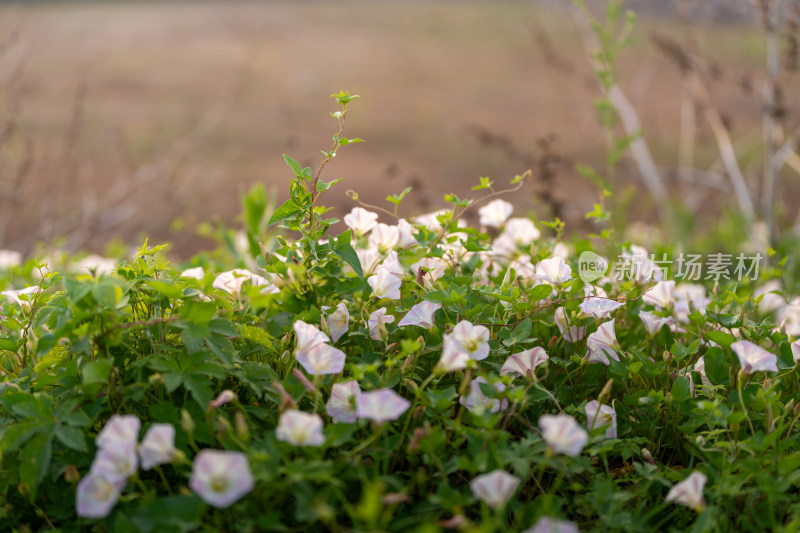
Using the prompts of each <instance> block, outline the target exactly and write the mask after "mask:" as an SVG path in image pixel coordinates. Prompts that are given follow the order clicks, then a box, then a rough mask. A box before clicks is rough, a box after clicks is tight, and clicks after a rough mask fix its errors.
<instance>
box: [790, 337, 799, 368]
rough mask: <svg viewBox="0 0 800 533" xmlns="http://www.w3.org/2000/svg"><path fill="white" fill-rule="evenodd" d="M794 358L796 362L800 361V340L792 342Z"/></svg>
mask: <svg viewBox="0 0 800 533" xmlns="http://www.w3.org/2000/svg"><path fill="white" fill-rule="evenodd" d="M791 346H792V359H794V362H795V363H798V362H800V341H794V342H793V343H792V344H791Z"/></svg>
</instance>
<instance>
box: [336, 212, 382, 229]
mask: <svg viewBox="0 0 800 533" xmlns="http://www.w3.org/2000/svg"><path fill="white" fill-rule="evenodd" d="M343 220H344V223H345V225H346V226H347V227H348V228H350V229H351V230H353V233H355V234H356V235H364V234H365V233H367V232H368V231H370V230H371V229H372V228H374V227H375V225H376V224H377V223H378V213H373V212H372V211H367V210H366V209H364V208H363V207H354V208H353V209H352V211H350V213H348V214H346V215H345V216H344V218H343Z"/></svg>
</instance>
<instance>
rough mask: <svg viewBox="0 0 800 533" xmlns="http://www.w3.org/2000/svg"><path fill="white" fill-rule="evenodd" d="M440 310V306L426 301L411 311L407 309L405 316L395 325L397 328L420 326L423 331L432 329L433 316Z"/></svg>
mask: <svg viewBox="0 0 800 533" xmlns="http://www.w3.org/2000/svg"><path fill="white" fill-rule="evenodd" d="M441 308H442V304H435V303H433V302H428V301H427V300H426V301H424V302H421V303H418V304H417V305H415V306H414V307H412V308H411V309H409V311H408V313H406V316H404V317H403V318H402V319H401V320H400V322H398V323H397V325H398V326H399V327H403V326H420V327H423V328H425V329H430V328H432V327H433V324H434V322H433V315H434V313H436V311H438V310H439V309H441Z"/></svg>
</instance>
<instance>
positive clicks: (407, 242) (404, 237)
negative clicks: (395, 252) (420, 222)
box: [397, 218, 417, 248]
mask: <svg viewBox="0 0 800 533" xmlns="http://www.w3.org/2000/svg"><path fill="white" fill-rule="evenodd" d="M397 230H398V231H399V232H400V238H399V239H398V241H397V246H399V247H400V248H410V247H412V246H414V245H416V244H417V239H415V238H414V234H415V233H416V232H417V229H416V228H415V227H414V226H412V225H411V224H409V223H408V221H407V220H406V219H404V218H401V219H400V220H398V221H397Z"/></svg>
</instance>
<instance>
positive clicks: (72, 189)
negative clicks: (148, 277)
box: [0, 0, 800, 257]
mask: <svg viewBox="0 0 800 533" xmlns="http://www.w3.org/2000/svg"><path fill="white" fill-rule="evenodd" d="M565 3H567V2H566V0H564V2H537V1H501V0H495V1H488V0H487V1H477V0H466V1H458V2H456V1H444V0H443V1H433V0H429V1H422V0H419V1H402V2H401V1H377V0H372V1H366V0H365V1H356V0H344V1H336V2H333V1H314V0H306V1H297V0H295V1H290V0H275V1H264V2H235V1H229V2H166V3H165V2H134V1H130V2H128V1H119V2H50V3H41V2H20V3H10V4H8V3H3V4H0V248H13V249H17V250H21V251H23V252H29V251H30V250H32V249H33V247H34V246H35V245H36V243H37V242H41V241H44V242H54V241H56V240H58V242H60V243H61V244H62V245H63V246H64V247H66V248H67V249H70V250H74V249H78V248H88V249H92V250H94V251H98V252H100V251H103V249H104V247H105V246H106V245H107V243H108V242H109V241H111V240H112V239H121V240H122V241H123V242H130V243H136V242H137V241H138V240H140V239H142V238H143V237H144V236H147V235H149V236H150V238H151V242H161V241H166V240H170V241H172V242H173V251H174V253H175V254H177V255H178V256H183V257H185V256H187V255H189V254H191V253H193V252H196V251H197V250H200V249H203V248H204V247H206V246H208V245H209V241H207V240H206V239H204V238H203V237H202V236H200V235H198V227H200V225H201V224H203V223H205V224H211V225H214V224H218V223H220V222H224V223H226V224H235V223H236V216H237V214H238V213H239V210H240V203H239V202H240V200H239V195H240V193H241V192H243V191H245V190H247V188H248V187H250V186H251V185H252V184H255V183H263V184H264V185H265V186H266V187H267V188H268V189H271V190H274V191H275V194H276V195H277V198H278V199H280V200H282V199H283V198H285V197H286V196H287V195H288V192H287V188H288V173H287V171H288V169H287V168H286V167H285V165H284V162H283V159H282V157H281V154H282V153H284V152H285V153H289V154H290V155H292V156H293V157H295V158H296V159H297V160H298V161H300V162H301V163H303V164H308V165H312V166H314V167H315V166H316V165H317V164H318V163H319V162H320V161H321V159H322V156H321V154H320V150H321V149H327V148H328V146H329V144H330V136H331V135H332V133H333V128H334V126H335V122H334V121H333V120H332V119H331V118H329V112H331V111H333V110H334V105H333V101H332V100H331V99H330V98H329V94H330V93H332V92H336V91H338V90H340V89H346V90H349V91H350V92H352V93H356V94H359V95H361V96H362V98H361V100H359V101H357V102H355V103H354V104H353V106H352V109H351V112H350V114H349V115H348V125H347V129H346V132H345V134H346V135H348V136H351V137H353V136H355V137H360V138H363V139H365V140H366V141H367V142H366V143H364V144H358V145H354V146H349V147H346V148H343V149H342V150H341V151H340V153H339V155H338V157H337V158H336V160H335V161H333V163H332V164H331V165H329V167H328V168H327V170H326V179H332V178H335V177H341V178H343V183H342V185H340V186H337V188H335V189H334V190H332V191H331V194H330V196H329V197H327V199H326V201H325V202H324V203H326V204H327V205H334V206H335V207H336V210H335V211H334V214H335V215H338V216H341V215H343V214H344V213H346V212H347V211H349V209H350V208H351V207H352V206H353V205H354V204H353V203H352V202H351V201H350V200H349V199H348V198H347V197H346V196H345V194H344V191H345V190H346V189H354V190H356V191H358V193H359V194H360V196H361V198H362V199H363V200H365V201H368V202H370V203H381V204H382V203H383V198H384V197H385V196H386V195H387V194H390V193H397V192H399V191H401V190H402V189H403V188H404V187H406V186H413V187H414V191H413V192H412V194H411V195H410V197H409V200H408V201H407V202H406V203H405V204H404V206H403V208H404V212H405V214H406V215H413V214H415V213H417V214H418V213H422V212H426V211H431V210H434V209H437V208H439V207H443V206H444V203H443V202H442V195H443V194H444V193H445V192H455V193H456V194H459V196H462V197H463V196H469V193H468V190H469V187H470V186H472V185H474V184H476V183H477V182H478V177H479V176H489V177H491V178H492V179H494V180H496V181H497V182H498V183H502V182H504V181H506V180H508V179H510V178H512V177H513V176H514V175H515V174H518V173H522V172H523V171H524V170H526V169H528V168H532V169H533V170H534V175H535V177H536V183H535V185H534V186H533V187H532V188H528V189H525V193H524V194H522V195H519V196H517V197H515V198H513V199H511V200H512V201H513V202H514V203H515V204H516V206H517V208H518V213H522V214H524V213H533V214H535V215H537V216H539V217H541V218H545V219H547V218H551V217H553V216H556V215H557V216H559V217H561V218H562V219H563V220H565V221H566V222H567V224H568V226H567V227H568V228H570V229H573V230H575V229H581V230H585V229H587V228H588V227H590V226H589V223H588V222H586V220H585V219H584V214H585V213H586V212H587V211H590V210H591V209H592V204H593V202H595V201H597V197H598V188H597V187H596V186H595V185H594V184H592V183H591V182H590V181H589V180H587V179H585V178H583V177H581V176H579V175H578V173H577V172H576V171H575V164H576V163H583V164H591V165H595V166H597V167H598V168H600V169H602V168H603V165H604V162H603V161H604V154H605V149H606V147H605V137H604V136H605V132H604V130H603V128H602V127H601V126H600V124H599V123H598V120H597V116H596V112H595V108H594V103H595V101H596V100H597V99H598V98H599V97H600V95H601V93H600V90H599V86H598V84H597V82H596V80H595V78H594V76H593V74H592V70H591V66H590V63H589V60H588V57H587V54H586V51H585V49H584V46H583V43H582V41H581V38H580V36H579V34H578V32H577V30H576V26H575V23H574V21H573V18H572V15H571V12H570V11H569V9H565V8H564V6H563V4H565ZM603 3H604V2H599V1H593V0H592V1H590V2H589V4H590V6H592V7H599V6H601V5H602V4H603ZM592 4H596V5H592ZM625 5H626V7H629V8H631V9H634V10H637V11H638V13H639V16H640V20H639V23H638V24H637V26H636V30H635V33H634V35H633V45H632V46H631V47H630V48H629V49H627V50H626V51H625V52H623V53H622V55H621V57H620V60H619V64H618V67H619V68H618V77H619V81H620V84H621V86H622V88H623V90H624V91H625V92H626V94H627V95H628V97H629V98H630V100H631V102H632V103H633V104H634V106H635V107H636V109H637V110H638V112H639V114H640V118H641V121H642V124H643V130H644V133H645V137H646V139H647V141H648V143H649V144H650V148H651V150H652V151H653V155H654V157H655V159H656V162H657V163H658V165H659V166H660V167H661V169H662V171H663V172H662V175H663V177H664V178H665V179H666V180H667V182H668V183H669V186H670V189H671V190H672V191H673V192H674V193H675V195H676V196H677V197H680V198H682V199H683V200H684V201H685V204H684V205H685V207H686V209H687V210H688V211H696V212H697V213H698V219H697V220H698V221H699V222H697V225H698V227H699V228H700V229H703V227H704V224H711V223H712V222H713V221H715V220H716V219H718V217H719V215H720V213H722V212H724V211H725V210H726V209H730V208H734V209H735V207H736V206H735V200H734V197H733V195H732V194H731V193H730V187H729V186H728V181H727V179H724V178H720V176H721V174H724V169H723V166H722V164H721V162H720V158H719V152H718V150H717V145H716V143H715V141H714V136H713V135H712V132H711V130H710V128H709V127H708V125H707V124H706V123H705V122H704V121H703V120H702V118H701V117H698V118H697V143H696V149H695V151H694V156H693V157H694V160H693V164H694V165H695V166H696V167H697V168H700V169H704V170H707V171H708V174H702V175H699V174H698V175H697V179H696V180H694V182H692V183H688V182H686V181H685V180H684V181H681V180H680V179H679V178H680V177H681V176H680V174H681V173H680V172H679V171H678V170H677V167H678V166H679V163H678V161H679V155H678V154H679V146H678V143H679V131H680V128H681V123H680V120H681V91H682V77H681V73H680V71H679V69H678V68H677V67H676V65H675V62H674V61H673V60H671V59H670V57H668V55H667V54H665V53H664V51H663V50H662V49H660V48H659V46H658V45H657V44H656V41H655V39H656V38H657V37H660V38H661V39H662V42H664V39H665V38H666V39H674V40H675V42H678V43H681V44H682V45H683V46H687V47H690V48H691V49H693V50H695V51H697V53H698V54H700V55H702V57H704V58H705V59H706V60H707V61H708V62H709V64H710V65H712V66H713V67H714V68H717V66H718V68H719V71H718V72H717V73H714V72H712V73H711V74H710V75H709V76H708V79H707V80H706V83H707V84H708V88H709V92H710V94H711V100H712V102H713V106H714V107H715V108H716V110H717V111H719V114H720V116H721V119H722V120H723V121H724V124H725V125H726V126H727V128H728V130H729V131H730V134H731V137H732V139H733V141H734V146H735V148H736V153H737V156H738V159H739V163H740V165H741V168H742V170H743V172H744V174H745V177H746V178H747V179H748V184H749V185H750V187H751V189H752V190H753V191H758V188H759V180H760V176H761V172H762V162H761V157H760V150H761V141H762V129H761V121H762V113H761V105H760V103H759V100H758V98H756V97H754V95H753V85H754V84H755V83H756V82H755V81H753V80H757V78H758V76H759V75H760V74H759V73H763V71H764V68H765V67H764V65H765V60H764V56H765V52H764V36H763V32H761V31H760V28H759V25H758V23H757V20H756V17H755V11H754V8H753V7H751V6H750V3H749V2H747V1H743V2H736V1H735V0H731V1H726V2H719V3H717V2H707V1H705V0H704V1H702V2H683V5H679V4H678V3H676V2H674V1H672V0H656V1H649V2H648V1H644V0H641V1H639V2H632V1H631V2H627V3H626V4H625ZM782 53H787V54H789V53H792V52H791V50H786V49H785V46H784V44H782ZM748 80H749V81H748ZM782 83H783V84H784V85H783V86H784V92H783V97H784V98H783V116H782V119H781V120H782V121H784V122H785V124H786V131H787V135H788V133H791V131H792V125H793V124H794V125H796V124H797V112H798V109H797V106H800V101H798V98H797V95H798V94H800V93H798V92H797V91H798V88H800V87H798V80H797V74H796V72H788V73H787V74H786V77H785V78H784V79H783V82H782ZM698 113H699V112H698ZM794 127H796V126H794ZM795 165H796V162H795ZM701 178H702V179H701ZM618 180H619V181H618V186H617V188H616V191H617V193H618V194H619V195H621V196H622V197H624V198H625V199H627V200H626V201H628V202H629V203H630V209H628V211H627V212H628V216H629V220H631V221H639V220H641V221H645V222H654V221H655V220H654V216H653V210H654V207H655V206H654V202H653V200H652V199H651V198H650V197H649V196H648V195H647V194H646V193H645V192H643V190H642V189H641V187H640V186H639V178H638V177H637V170H636V168H635V167H634V166H633V165H632V164H631V163H630V162H628V161H627V160H623V164H622V171H621V173H620V174H619V176H618ZM798 183H800V181H798V174H797V172H796V171H795V170H793V169H792V168H791V165H789V166H787V167H785V168H784V169H783V171H782V174H781V180H780V181H779V189H778V194H777V198H778V205H777V214H778V219H779V222H780V223H781V224H782V225H784V226H787V225H791V224H793V223H794V217H796V216H797V214H796V212H797V208H798V197H800V186H798ZM634 227H635V225H634Z"/></svg>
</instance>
